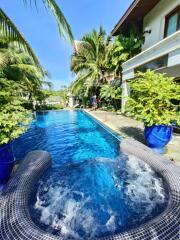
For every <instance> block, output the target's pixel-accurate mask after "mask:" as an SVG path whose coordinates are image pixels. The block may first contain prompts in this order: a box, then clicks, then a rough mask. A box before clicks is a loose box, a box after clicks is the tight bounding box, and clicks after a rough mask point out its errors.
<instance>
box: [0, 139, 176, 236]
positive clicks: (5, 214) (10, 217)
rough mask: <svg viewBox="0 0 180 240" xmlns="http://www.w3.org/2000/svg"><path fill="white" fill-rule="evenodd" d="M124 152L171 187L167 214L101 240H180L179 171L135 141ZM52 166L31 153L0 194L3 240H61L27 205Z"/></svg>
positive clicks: (44, 154)
mask: <svg viewBox="0 0 180 240" xmlns="http://www.w3.org/2000/svg"><path fill="white" fill-rule="evenodd" d="M120 147H121V151H123V152H125V153H129V154H132V155H135V156H136V157H138V158H140V159H142V160H143V161H145V162H146V163H148V164H149V165H150V166H151V167H152V168H153V169H154V170H155V171H156V172H159V173H160V174H161V175H162V177H163V178H164V180H165V181H166V183H167V185H168V187H169V194H170V199H169V203H168V206H167V208H166V210H165V211H164V212H163V213H162V214H161V215H159V216H158V217H156V218H155V219H153V220H151V221H150V222H148V223H146V224H144V225H141V226H140V227H138V228H136V229H134V230H131V231H128V232H125V233H122V234H117V235H112V236H108V237H104V238H101V239H102V240H115V239H116V240H180V168H179V167H177V166H175V165H174V164H173V163H172V162H171V161H169V160H168V159H165V158H164V157H163V156H160V155H159V154H156V153H154V152H152V151H151V150H150V149H149V148H148V147H146V146H144V145H143V144H141V143H139V142H137V141H135V140H131V139H129V140H124V141H122V143H121V145H120ZM50 165H51V157H50V155H49V154H48V153H47V152H44V151H34V152H31V153H29V154H28V155H27V156H26V158H25V159H24V161H23V162H22V163H21V165H20V167H19V169H18V170H17V172H16V174H15V176H13V177H12V178H11V179H10V181H9V183H8V184H7V186H6V188H5V189H4V190H3V191H1V193H0V240H57V239H59V240H61V239H63V238H61V237H57V236H53V235H51V234H48V233H46V232H44V231H43V230H41V229H39V228H38V227H37V226H36V225H35V224H34V223H33V222H32V220H31V218H30V215H29V210H28V201H29V198H30V194H31V190H32V189H33V186H34V184H35V183H36V182H37V180H38V179H39V177H40V176H41V174H42V173H43V172H44V171H45V170H46V169H47V168H48V167H49V166H50Z"/></svg>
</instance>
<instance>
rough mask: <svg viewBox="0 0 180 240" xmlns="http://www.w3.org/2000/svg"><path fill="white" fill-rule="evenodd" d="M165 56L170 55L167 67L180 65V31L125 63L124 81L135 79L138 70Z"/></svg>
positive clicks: (123, 66)
mask: <svg viewBox="0 0 180 240" xmlns="http://www.w3.org/2000/svg"><path fill="white" fill-rule="evenodd" d="M165 55H168V61H167V66H166V67H172V66H175V65H176V66H177V65H178V64H180V30H179V31H177V32H176V33H174V34H172V35H171V36H169V37H167V38H165V39H163V40H162V41H160V42H158V43H157V44H155V45H153V46H152V47H150V48H148V49H146V50H145V51H143V52H141V53H140V54H138V55H137V56H135V57H133V58H131V59H130V60H128V61H127V62H125V63H124V64H123V65H122V68H123V80H127V79H130V78H133V77H134V72H135V69H136V68H138V67H140V66H143V65H144V64H146V63H148V62H151V61H153V60H155V59H158V58H160V57H162V56H165Z"/></svg>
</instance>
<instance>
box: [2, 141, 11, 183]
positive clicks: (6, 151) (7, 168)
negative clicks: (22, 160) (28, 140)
mask: <svg viewBox="0 0 180 240" xmlns="http://www.w3.org/2000/svg"><path fill="white" fill-rule="evenodd" d="M13 166H14V156H13V152H12V146H11V143H8V144H4V145H1V146H0V183H5V182H6V181H7V180H8V179H9V177H10V175H11V172H12V169H13Z"/></svg>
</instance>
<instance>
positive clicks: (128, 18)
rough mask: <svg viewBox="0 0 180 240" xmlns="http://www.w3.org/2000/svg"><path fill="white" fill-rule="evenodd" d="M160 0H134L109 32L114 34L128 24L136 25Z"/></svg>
mask: <svg viewBox="0 0 180 240" xmlns="http://www.w3.org/2000/svg"><path fill="white" fill-rule="evenodd" d="M159 1H160V0H134V1H133V2H132V4H131V5H130V7H129V8H128V9H127V11H126V12H125V14H124V15H123V16H122V18H121V19H120V20H119V22H118V23H117V24H116V26H115V27H114V29H113V30H112V32H111V35H112V36H116V35H118V34H119V33H120V31H121V30H123V29H125V28H127V27H128V26H129V25H131V24H133V25H137V24H138V23H139V22H141V21H142V19H143V17H144V16H145V15H146V14H147V13H148V12H150V11H151V9H152V8H153V7H154V6H155V5H156V4H157V3H158V2H159Z"/></svg>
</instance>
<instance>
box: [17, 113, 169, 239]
mask: <svg viewBox="0 0 180 240" xmlns="http://www.w3.org/2000/svg"><path fill="white" fill-rule="evenodd" d="M119 144H120V137H119V138H118V137H117V136H116V134H114V133H113V132H112V133H111V131H109V130H108V129H107V130H106V128H105V127H104V126H102V125H101V124H99V123H98V122H97V121H95V120H94V119H93V118H92V117H90V116H89V115H87V114H86V113H85V112H84V111H47V112H40V113H37V114H36V118H35V120H34V121H33V123H32V124H31V126H30V128H29V129H28V131H27V132H26V133H25V134H23V135H22V136H21V137H20V138H18V139H17V140H16V141H15V142H14V153H15V157H16V159H17V160H18V161H20V160H21V159H23V158H24V157H25V155H26V154H27V153H28V152H29V151H32V150H46V151H48V152H49V153H50V154H51V156H52V160H53V163H52V167H51V168H50V169H49V170H48V171H47V172H46V173H45V174H44V175H43V176H42V178H40V180H39V182H38V183H37V185H36V187H35V189H34V192H32V197H31V199H30V202H29V208H30V214H31V218H32V219H33V221H34V222H35V223H36V225H38V226H39V227H40V228H42V229H43V230H45V231H47V232H49V233H52V234H54V235H57V236H63V238H64V239H94V238H98V237H103V236H106V235H111V234H114V233H121V232H124V231H126V230H130V229H133V228H135V227H137V226H139V225H141V224H143V223H146V222H147V221H149V220H151V219H153V218H154V217H155V216H157V215H159V214H160V213H161V212H162V211H163V210H164V209H165V208H166V206H167V202H168V194H167V191H166V186H164V182H163V181H162V179H161V177H160V176H158V175H157V174H156V173H155V172H154V171H153V170H152V169H151V168H150V167H149V166H148V165H147V164H145V163H144V162H142V161H141V160H139V159H138V158H136V157H134V156H131V155H130V156H127V155H124V154H122V153H121V152H120V150H119Z"/></svg>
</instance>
